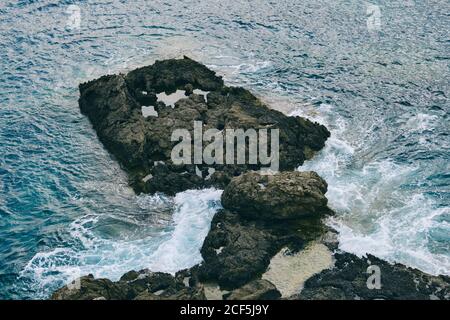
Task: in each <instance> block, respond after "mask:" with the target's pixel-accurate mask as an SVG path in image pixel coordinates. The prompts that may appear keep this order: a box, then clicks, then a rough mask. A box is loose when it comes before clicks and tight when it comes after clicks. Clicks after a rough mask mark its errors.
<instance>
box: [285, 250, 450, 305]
mask: <svg viewBox="0 0 450 320" xmlns="http://www.w3.org/2000/svg"><path fill="white" fill-rule="evenodd" d="M334 258H335V259H336V262H335V266H334V267H333V268H331V269H327V270H324V271H322V272H320V273H319V274H317V275H315V276H313V277H311V278H310V279H308V280H307V281H306V283H305V286H304V288H303V290H302V291H301V293H300V294H299V295H298V296H296V297H295V298H298V299H307V300H328V299H332V300H355V299H357V300H360V299H361V300H374V299H385V300H430V299H432V300H437V299H441V300H448V299H450V278H449V277H446V276H438V277H435V276H431V275H428V274H425V273H423V272H421V271H419V270H417V269H412V268H408V267H406V266H404V265H401V264H390V263H389V262H386V261H384V260H382V259H379V258H377V257H374V256H372V255H368V256H367V257H363V258H359V257H357V256H355V255H353V254H350V253H343V252H338V253H336V254H335V255H334ZM369 267H372V268H373V269H369ZM374 267H375V268H376V269H377V270H379V275H380V286H379V287H375V286H373V284H374V283H372V280H371V279H369V277H370V276H371V275H372V274H374V270H375V269H374ZM368 282H369V285H368ZM293 298H294V297H293Z"/></svg>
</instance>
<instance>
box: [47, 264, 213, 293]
mask: <svg viewBox="0 0 450 320" xmlns="http://www.w3.org/2000/svg"><path fill="white" fill-rule="evenodd" d="M51 299H53V300H204V299H206V298H205V294H204V290H203V286H202V285H200V284H199V283H198V282H197V281H196V280H195V277H194V276H193V274H192V273H191V272H190V271H187V270H184V271H180V272H178V273H177V274H176V275H175V276H172V275H170V274H168V273H162V272H150V271H149V270H141V271H139V272H137V271H129V272H127V273H126V274H124V275H123V276H122V277H121V278H120V280H119V281H117V282H112V281H110V280H108V279H94V277H93V276H92V275H88V276H85V277H81V278H80V279H79V285H78V286H76V285H72V286H65V287H63V288H61V289H59V290H57V291H55V292H54V293H53V295H52V297H51Z"/></svg>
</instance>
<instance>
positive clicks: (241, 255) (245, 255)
mask: <svg viewBox="0 0 450 320" xmlns="http://www.w3.org/2000/svg"><path fill="white" fill-rule="evenodd" d="M260 185H263V187H260ZM326 191H327V186H326V183H325V181H324V180H323V179H321V178H320V177H319V176H318V175H317V174H316V173H314V172H302V173H301V172H284V173H279V174H276V175H273V176H266V175H260V174H258V173H255V172H249V173H245V174H243V175H241V176H239V177H236V178H234V179H233V180H232V181H231V182H230V183H229V184H228V186H227V187H226V188H225V190H224V192H223V194H222V205H223V207H224V208H225V209H224V210H221V211H219V212H218V213H216V215H215V217H214V218H213V220H212V222H211V230H210V231H209V233H208V235H207V236H206V239H205V241H204V243H203V247H202V249H201V253H202V257H203V259H204V263H203V264H202V265H201V266H200V268H199V276H200V278H201V279H202V280H206V281H211V280H214V281H216V282H217V283H218V284H219V285H220V286H221V287H222V288H225V289H227V290H230V289H235V288H237V287H239V286H242V285H244V284H245V283H247V282H248V281H250V280H253V279H256V278H258V277H259V276H261V274H262V273H264V271H265V270H266V269H267V266H268V265H269V263H270V259H271V258H272V257H273V256H274V255H275V254H276V253H277V252H278V251H280V249H281V248H283V247H289V248H291V250H293V251H296V250H300V249H301V248H302V247H303V245H304V244H305V243H306V242H307V241H309V240H312V239H314V238H315V237H317V236H318V235H320V234H321V233H322V232H323V230H324V228H325V227H324V225H323V224H322V222H321V219H322V218H323V216H324V214H328V213H331V211H330V210H329V209H328V208H327V206H326V203H327V201H326V198H325V196H324V193H325V192H326Z"/></svg>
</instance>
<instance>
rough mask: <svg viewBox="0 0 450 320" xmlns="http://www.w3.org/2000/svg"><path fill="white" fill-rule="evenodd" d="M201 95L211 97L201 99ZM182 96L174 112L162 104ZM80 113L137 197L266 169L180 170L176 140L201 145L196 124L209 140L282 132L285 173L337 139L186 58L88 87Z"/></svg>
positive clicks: (208, 167)
mask: <svg viewBox="0 0 450 320" xmlns="http://www.w3.org/2000/svg"><path fill="white" fill-rule="evenodd" d="M196 89H200V90H202V91H206V92H209V93H208V94H207V95H206V96H204V95H199V94H195V93H194V92H195V90H196ZM176 90H186V91H185V92H186V94H188V96H186V97H185V98H184V99H181V100H179V101H178V102H176V103H175V107H174V108H172V107H170V106H166V105H165V104H164V102H162V101H159V100H158V99H157V94H159V93H161V92H165V93H167V94H170V93H173V92H175V91H176ZM79 105H80V109H81V112H82V113H83V114H85V115H87V117H88V118H89V120H90V121H91V123H92V125H93V127H94V129H95V131H96V132H97V135H98V137H99V139H100V140H101V142H102V143H103V144H104V145H105V147H106V148H107V149H108V151H110V152H111V153H112V154H113V155H114V156H115V157H116V158H117V160H118V161H119V162H120V164H121V165H122V167H123V168H124V169H126V170H127V172H128V173H129V178H130V185H131V186H132V187H133V188H134V189H135V191H137V192H146V193H154V192H157V191H161V192H165V193H167V194H174V193H176V192H179V191H184V190H186V189H192V188H199V187H208V186H216V187H220V188H223V187H224V186H226V184H227V183H228V182H229V181H230V180H231V179H232V178H233V177H234V176H237V175H239V174H241V173H242V172H245V171H248V170H258V169H260V168H261V167H265V166H263V165H262V164H261V163H260V162H258V163H256V164H239V165H237V164H235V165H230V164H226V165H223V164H212V165H206V164H198V165H195V164H185V165H175V164H174V163H173V162H172V160H171V152H172V149H173V147H174V146H175V145H176V144H177V143H178V141H175V142H172V141H171V135H172V132H173V131H174V130H175V129H187V130H189V132H190V133H191V136H192V137H193V136H194V135H193V127H194V121H201V122H202V123H203V125H204V128H203V132H204V131H205V130H206V129H210V128H215V129H217V130H224V129H237V128H240V129H243V130H247V129H255V130H257V129H269V130H270V129H279V130H280V134H279V145H280V150H279V151H280V152H279V157H280V158H279V162H280V163H279V164H280V169H281V170H292V169H294V168H296V167H297V166H299V165H301V164H302V163H303V161H304V160H305V159H306V158H307V155H309V154H310V153H311V151H318V150H320V149H321V148H322V147H323V146H324V142H325V140H326V139H327V138H328V137H329V135H330V134H329V132H328V130H327V129H326V128H325V127H324V126H322V125H319V124H317V123H312V122H310V121H308V120H306V119H303V118H300V117H287V116H285V115H284V114H282V113H281V112H278V111H275V110H272V109H269V108H268V107H267V106H266V105H264V104H263V103H262V102H261V101H260V100H259V99H257V98H256V97H255V96H253V95H252V94H251V93H250V92H249V91H247V90H245V89H243V88H235V87H227V86H225V85H224V83H223V80H222V79H221V78H220V77H218V76H216V75H215V73H214V72H213V71H211V70H209V69H208V68H206V67H205V66H204V65H202V64H200V63H197V62H195V61H193V60H191V59H189V58H186V57H185V58H184V59H179V60H174V59H172V60H165V61H157V62H155V64H153V65H151V66H147V67H143V68H140V69H136V70H134V71H131V72H130V73H128V74H127V75H122V74H121V75H109V76H103V77H101V78H99V79H97V80H93V81H90V82H88V83H83V84H81V85H80V99H79ZM143 106H154V109H155V111H156V112H157V113H158V116H157V117H154V116H149V117H146V118H144V116H143V115H142V111H141V107H143ZM269 136H270V135H269ZM236 154H237V152H236V153H235V157H236ZM235 163H236V162H235ZM246 163H248V161H247V162H246ZM212 169H214V171H213V170H212ZM211 172H213V173H212V174H211Z"/></svg>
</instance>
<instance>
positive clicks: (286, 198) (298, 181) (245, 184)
mask: <svg viewBox="0 0 450 320" xmlns="http://www.w3.org/2000/svg"><path fill="white" fill-rule="evenodd" d="M326 192H327V183H326V182H325V180H323V179H322V178H321V177H319V175H318V174H317V173H315V172H281V173H279V174H276V175H260V174H258V173H255V172H249V173H245V174H242V175H241V176H239V177H237V178H235V179H233V180H232V181H231V183H230V184H229V185H228V187H227V188H225V190H224V193H223V195H222V204H223V206H224V207H225V208H227V209H229V210H232V211H235V212H238V213H239V215H242V216H244V217H247V218H251V219H261V220H267V219H268V220H277V219H278V220H282V219H296V218H300V217H302V216H308V215H314V214H320V213H323V212H327V211H328V208H327V198H326V197H325V193H326Z"/></svg>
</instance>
